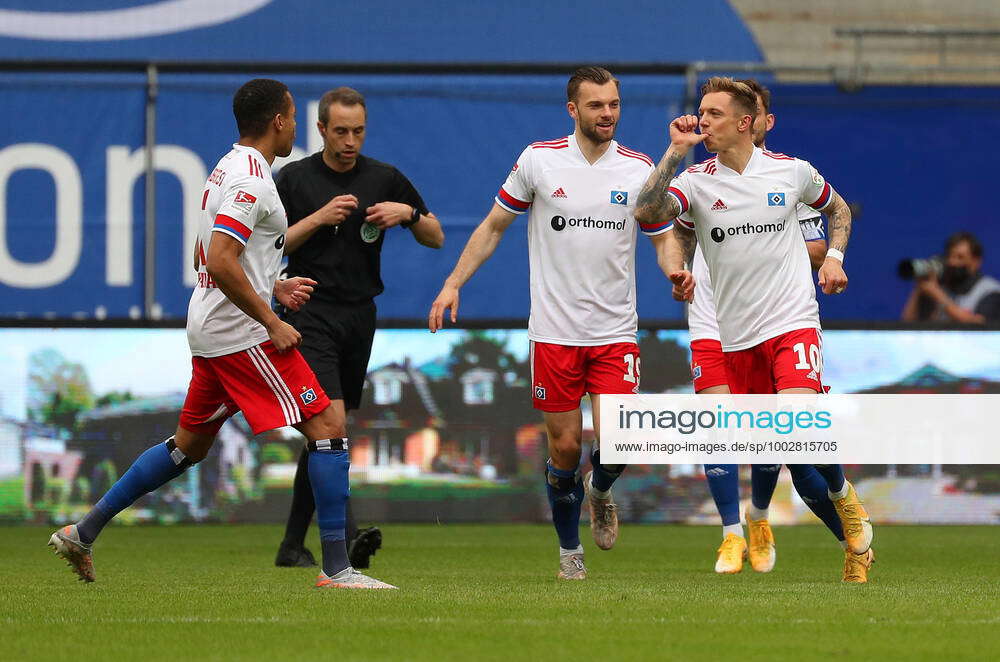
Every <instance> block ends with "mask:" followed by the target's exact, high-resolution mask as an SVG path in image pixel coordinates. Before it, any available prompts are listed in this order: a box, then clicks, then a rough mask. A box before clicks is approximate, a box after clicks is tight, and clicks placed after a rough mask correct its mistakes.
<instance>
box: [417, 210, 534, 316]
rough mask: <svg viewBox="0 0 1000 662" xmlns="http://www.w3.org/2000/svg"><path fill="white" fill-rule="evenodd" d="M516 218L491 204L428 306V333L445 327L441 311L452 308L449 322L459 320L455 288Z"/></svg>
mask: <svg viewBox="0 0 1000 662" xmlns="http://www.w3.org/2000/svg"><path fill="white" fill-rule="evenodd" d="M515 218H517V214H514V213H512V212H509V211H507V210H506V209H504V208H503V207H501V206H500V205H498V204H497V203H493V209H491V210H490V213H489V214H487V216H486V218H484V219H483V221H482V222H481V223H480V224H479V227H477V228H476V229H475V231H474V232H473V233H472V236H471V237H469V241H468V242H466V244H465V248H464V249H462V255H461V257H459V258H458V263H457V264H456V265H455V269H454V270H452V272H451V275H450V276H448V278H447V279H446V280H445V281H444V287H442V288H441V292H440V293H439V294H438V295H437V298H436V299H434V303H433V304H432V305H431V312H430V314H429V315H428V318H427V328H429V329H430V330H431V333H434V332H435V331H437V330H438V329H440V328H442V327H443V326H444V311H445V310H447V309H449V308H450V309H451V321H452V323H455V322H456V321H457V320H458V291H459V290H460V289H461V288H462V286H463V285H465V283H466V282H467V281H468V280H469V279H470V278H472V274H474V273H476V271H477V270H478V269H479V267H481V266H482V265H483V263H484V262H486V260H487V259H488V258H489V257H490V255H493V251H494V250H496V247H497V244H499V243H500V238H501V237H503V233H504V232H505V231H506V230H507V228H508V227H510V224H511V223H513V222H514V219H515Z"/></svg>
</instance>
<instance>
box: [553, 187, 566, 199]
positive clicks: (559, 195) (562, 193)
mask: <svg viewBox="0 0 1000 662" xmlns="http://www.w3.org/2000/svg"><path fill="white" fill-rule="evenodd" d="M552 197H553V198H565V197H567V195H566V191H564V190H563V189H562V186H560V187H559V188H557V189H556V190H555V191H553V192H552Z"/></svg>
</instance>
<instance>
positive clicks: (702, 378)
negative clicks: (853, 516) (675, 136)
mask: <svg viewBox="0 0 1000 662" xmlns="http://www.w3.org/2000/svg"><path fill="white" fill-rule="evenodd" d="M740 82H742V83H745V84H746V85H747V86H748V87H750V89H751V90H753V92H754V94H755V95H756V98H757V115H756V116H755V117H754V122H753V143H754V145H755V146H757V147H760V148H762V149H766V147H765V145H764V142H765V139H766V137H767V134H768V132H769V131H771V129H773V128H774V122H775V118H774V115H773V114H771V111H770V109H771V91H770V90H768V89H767V88H766V87H765V86H763V85H761V84H760V83H759V82H758V81H757V80H755V79H753V78H747V79H743V80H741V81H740ZM714 161H715V157H713V158H711V159H709V160H708V161H706V162H705V163H703V164H699V166H701V167H708V168H712V167H716V166H714V165H713V163H714ZM699 166H695V168H698V167H699ZM795 215H796V217H797V218H798V221H799V229H800V230H801V231H802V238H803V239H804V240H805V242H806V249H807V250H808V251H809V262H810V264H811V266H812V268H813V269H819V268H820V267H821V266H822V265H823V262H824V260H825V259H826V249H827V247H826V238H825V236H824V235H823V219H822V217H821V216H820V215H819V214H818V213H817V212H816V211H815V210H814V209H812V208H811V207H809V206H808V205H806V204H805V203H803V202H799V203H798V205H796V208H795ZM691 274H692V276H693V277H694V279H695V282H696V283H698V296H696V297H695V298H694V300H693V301H691V303H690V304H688V327H689V329H690V337H691V357H692V358H691V372H692V377H693V380H694V387H695V392H696V393H705V394H718V393H729V384H728V380H727V377H726V365H725V357H724V355H723V352H722V344H721V342H720V339H719V324H718V321H717V320H716V318H715V303H714V301H713V298H712V281H711V276H710V274H709V271H708V265H707V264H706V263H705V257H704V255H702V252H701V247H700V246H695V252H694V262H693V264H692V266H691ZM780 470H781V465H780V464H776V465H772V464H765V465H760V464H755V465H751V475H750V483H751V491H750V492H751V498H750V505H749V506H748V507H747V512H746V520H747V525H748V527H749V529H750V544H749V548H748V546H747V538H746V536H744V534H743V526H742V525H741V523H740V512H739V505H740V488H739V473H738V471H739V467H738V466H737V465H735V464H706V465H705V478H706V480H707V482H708V487H709V491H710V492H711V493H712V498H713V500H714V501H715V505H716V508H717V509H718V511H719V516H720V517H721V518H722V544H721V546H720V547H719V549H718V550H717V553H718V557H717V559H716V562H715V571H716V572H718V573H722V574H734V573H738V572H740V571H741V570H742V569H743V559H744V556H745V555H746V556H749V559H750V565H751V567H753V569H754V570H756V571H757V572H770V571H771V570H772V569H773V568H774V563H775V560H776V553H775V545H774V534H773V532H772V531H771V526H770V523H769V522H768V506H769V505H770V503H771V497H772V496H773V495H774V489H775V487H776V486H777V481H778V472H779V471H780ZM789 471H790V472H791V474H792V481H793V483H794V485H795V488H796V490H797V491H798V492H799V494H800V495H801V496H802V498H803V500H804V501H805V503H806V504H807V505H808V506H809V508H810V509H811V510H812V511H813V512H814V513H815V514H816V515H817V516H818V517H819V518H820V519H821V520H822V521H823V523H824V524H826V525H827V527H828V528H830V530H831V531H832V532H833V534H834V535H835V536H836V537H837V539H838V540H839V541H840V542H841V544H842V545H843V546H845V547H846V544H847V543H846V542H845V541H844V534H843V528H842V527H841V525H840V518H839V517H838V516H837V511H836V509H835V508H834V506H833V503H832V502H831V501H830V498H829V496H828V495H827V489H826V481H825V480H824V479H823V477H822V476H821V475H820V473H819V472H818V471H816V469H815V467H813V466H812V465H794V466H790V467H789Z"/></svg>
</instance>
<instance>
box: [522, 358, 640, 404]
mask: <svg viewBox="0 0 1000 662" xmlns="http://www.w3.org/2000/svg"><path fill="white" fill-rule="evenodd" d="M529 360H530V361H531V400H532V404H533V405H534V406H535V409H540V410H542V411H547V412H560V411H573V410H574V409H576V408H577V407H579V406H580V398H582V397H583V396H584V394H585V393H638V392H639V346H638V345H636V344H635V343H634V342H619V343H614V344H611V345H594V346H587V347H583V346H578V345H554V344H551V343H544V342H534V341H532V343H531V358H530V359H529Z"/></svg>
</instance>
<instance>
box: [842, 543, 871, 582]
mask: <svg viewBox="0 0 1000 662" xmlns="http://www.w3.org/2000/svg"><path fill="white" fill-rule="evenodd" d="M872 563H875V550H874V549H872V548H871V547H869V548H868V551H867V552H865V553H864V554H855V553H854V552H852V551H851V550H849V549H845V550H844V577H843V581H844V582H846V583H848V584H867V583H868V568H870V567H872Z"/></svg>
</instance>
